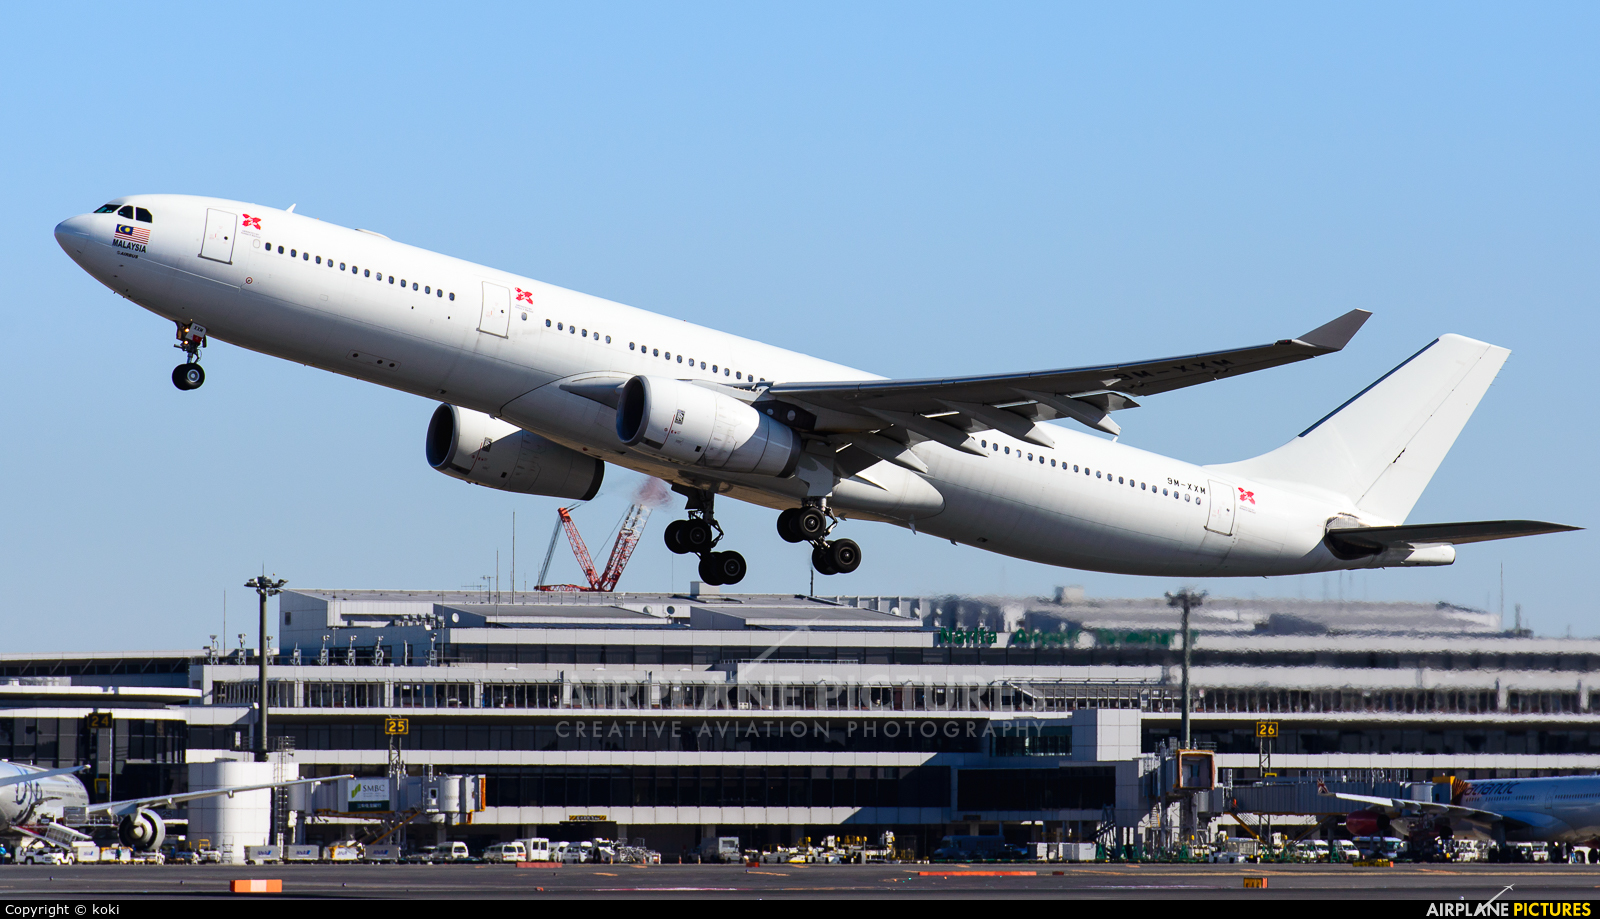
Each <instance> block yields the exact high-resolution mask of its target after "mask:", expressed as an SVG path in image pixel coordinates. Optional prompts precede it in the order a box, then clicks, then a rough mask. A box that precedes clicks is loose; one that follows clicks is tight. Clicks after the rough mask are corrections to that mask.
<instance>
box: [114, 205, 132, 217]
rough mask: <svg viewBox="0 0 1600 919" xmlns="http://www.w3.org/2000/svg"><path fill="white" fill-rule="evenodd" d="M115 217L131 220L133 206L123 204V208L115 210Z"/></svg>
mask: <svg viewBox="0 0 1600 919" xmlns="http://www.w3.org/2000/svg"><path fill="white" fill-rule="evenodd" d="M117 216H118V217H126V218H128V219H129V220H132V219H133V205H131V204H124V205H123V206H121V207H119V208H117Z"/></svg>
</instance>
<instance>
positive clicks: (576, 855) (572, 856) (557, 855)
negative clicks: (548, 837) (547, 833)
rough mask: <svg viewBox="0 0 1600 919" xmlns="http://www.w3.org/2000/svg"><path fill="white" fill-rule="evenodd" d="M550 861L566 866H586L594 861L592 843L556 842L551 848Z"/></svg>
mask: <svg viewBox="0 0 1600 919" xmlns="http://www.w3.org/2000/svg"><path fill="white" fill-rule="evenodd" d="M550 860H551V861H557V862H561V863H563V864H567V865H586V864H588V863H589V862H591V861H594V843H592V842H558V843H556V844H555V845H554V846H553V847H552V848H551V859H550Z"/></svg>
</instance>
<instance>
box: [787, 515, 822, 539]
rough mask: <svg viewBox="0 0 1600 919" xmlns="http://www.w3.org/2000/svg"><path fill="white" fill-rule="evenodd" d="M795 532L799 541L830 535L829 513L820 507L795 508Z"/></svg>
mask: <svg viewBox="0 0 1600 919" xmlns="http://www.w3.org/2000/svg"><path fill="white" fill-rule="evenodd" d="M791 519H792V520H793V521H794V523H793V526H794V532H795V534H796V535H798V536H799V537H800V540H799V541H805V540H815V539H821V538H822V537H824V536H826V535H828V515H826V514H824V513H823V512H822V509H821V508H818V507H801V508H796V509H795V510H794V517H793V518H791Z"/></svg>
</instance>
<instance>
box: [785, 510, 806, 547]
mask: <svg viewBox="0 0 1600 919" xmlns="http://www.w3.org/2000/svg"><path fill="white" fill-rule="evenodd" d="M798 516H800V508H798V507H791V508H789V509H788V510H786V511H784V512H783V513H781V514H779V515H778V535H779V536H781V537H783V541H784V542H805V541H806V538H805V537H804V536H803V535H801V533H800V529H799V527H798V526H797V525H796V523H795V518H796V517H798Z"/></svg>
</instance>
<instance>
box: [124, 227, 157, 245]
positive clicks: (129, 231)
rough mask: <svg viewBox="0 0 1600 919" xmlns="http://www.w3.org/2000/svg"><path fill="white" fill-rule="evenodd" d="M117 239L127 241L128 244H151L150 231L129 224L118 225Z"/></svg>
mask: <svg viewBox="0 0 1600 919" xmlns="http://www.w3.org/2000/svg"><path fill="white" fill-rule="evenodd" d="M117 238H118V239H126V240H127V241H128V242H133V243H139V244H140V245H144V244H146V243H148V242H150V231H149V230H148V229H146V228H145V227H136V226H134V225H132V224H128V223H119V224H117Z"/></svg>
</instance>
